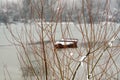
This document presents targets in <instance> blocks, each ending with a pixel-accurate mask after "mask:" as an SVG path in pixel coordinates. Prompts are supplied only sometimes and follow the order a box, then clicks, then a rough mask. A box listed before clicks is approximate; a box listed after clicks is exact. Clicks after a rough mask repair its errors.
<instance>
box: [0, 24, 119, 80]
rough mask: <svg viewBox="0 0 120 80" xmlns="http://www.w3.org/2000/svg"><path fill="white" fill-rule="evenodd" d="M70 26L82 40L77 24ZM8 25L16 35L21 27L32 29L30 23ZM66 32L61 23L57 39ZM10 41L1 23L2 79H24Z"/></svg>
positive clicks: (0, 52) (73, 33)
mask: <svg viewBox="0 0 120 80" xmlns="http://www.w3.org/2000/svg"><path fill="white" fill-rule="evenodd" d="M63 25H64V23H63ZM63 25H62V27H63V30H64V31H65V27H64V26H63ZM32 26H34V27H35V25H34V24H32ZM68 26H72V27H69V28H71V33H72V35H71V36H72V37H74V38H77V39H79V40H81V36H82V35H81V34H80V32H79V30H78V28H75V27H73V26H75V25H74V24H72V23H71V24H70V25H68ZM115 26H117V27H116V28H118V26H120V25H119V24H115ZM115 26H114V27H115ZM8 27H11V28H12V30H13V32H15V35H17V34H18V33H19V31H21V27H27V28H28V29H30V27H31V26H30V25H29V24H26V25H24V24H23V23H17V24H11V25H9V26H8ZM34 27H33V28H34ZM33 28H31V29H33ZM48 31H49V30H48ZM64 31H63V32H64ZM33 33H35V35H36V32H34V29H33ZM108 33H109V32H108ZM21 34H22V33H21ZM65 34H66V33H65ZM65 34H62V33H61V28H60V25H59V27H58V28H57V29H56V33H55V35H56V36H55V39H56V40H59V39H61V38H62V35H65ZM76 34H77V35H76ZM66 36H67V35H66ZM118 36H119V37H120V34H119V35H118ZM35 38H36V41H38V40H39V39H38V35H37V36H36V37H35ZM45 40H49V39H48V37H45ZM10 41H12V42H14V40H13V38H12V37H11V35H10V33H9V31H8V28H7V27H6V26H5V25H3V24H1V25H0V80H22V78H21V70H20V65H19V61H18V58H17V50H16V48H15V46H14V45H13V44H12V43H11V42H10ZM118 63H119V61H118ZM118 65H120V64H118Z"/></svg>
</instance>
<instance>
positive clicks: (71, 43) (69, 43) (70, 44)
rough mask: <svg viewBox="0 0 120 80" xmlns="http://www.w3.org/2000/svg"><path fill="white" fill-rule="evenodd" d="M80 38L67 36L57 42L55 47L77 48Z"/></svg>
mask: <svg viewBox="0 0 120 80" xmlns="http://www.w3.org/2000/svg"><path fill="white" fill-rule="evenodd" d="M77 42H78V39H73V38H65V39H61V40H58V41H56V42H55V44H54V47H55V48H77Z"/></svg>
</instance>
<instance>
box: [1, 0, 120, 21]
mask: <svg viewBox="0 0 120 80" xmlns="http://www.w3.org/2000/svg"><path fill="white" fill-rule="evenodd" d="M42 1H44V2H42ZM42 1H41V0H23V1H22V3H21V4H20V5H18V3H13V2H11V3H8V4H7V5H1V7H0V22H3V23H12V22H15V21H18V22H28V20H34V19H39V20H41V19H43V20H44V21H64V22H65V21H75V22H77V21H80V22H82V21H83V18H84V20H85V21H86V22H99V21H105V20H108V21H113V22H120V10H119V9H120V0H115V2H116V5H117V6H113V7H111V6H112V5H113V4H112V3H108V2H107V1H108V0H106V1H105V0H101V1H99V0H90V1H87V2H86V1H84V0H76V2H74V3H73V1H74V0H70V1H69V2H68V1H64V0H61V2H60V1H59V0H58V1H57V0H42Z"/></svg>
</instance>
